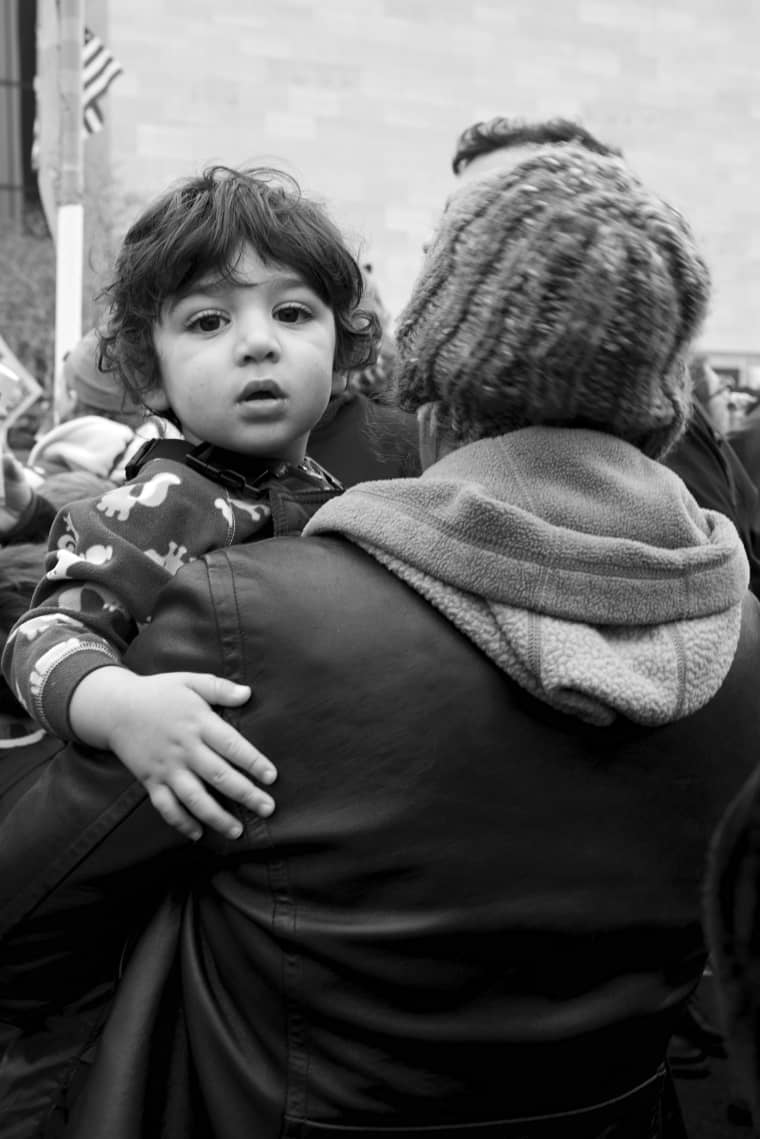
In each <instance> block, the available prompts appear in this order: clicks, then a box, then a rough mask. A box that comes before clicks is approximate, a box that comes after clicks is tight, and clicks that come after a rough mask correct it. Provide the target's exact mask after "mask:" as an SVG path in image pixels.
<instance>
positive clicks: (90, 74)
mask: <svg viewBox="0 0 760 1139" xmlns="http://www.w3.org/2000/svg"><path fill="white" fill-rule="evenodd" d="M122 70H123V68H122V66H121V64H120V63H119V61H118V60H117V59H115V58H114V56H113V55H112V54H111V52H110V51H109V50H108V48H107V47H106V46H105V44H104V43H103V41H102V40H100V39H98V37H97V36H96V35H93V33H92V32H91V31H90V29H89V28H85V29H84V51H83V52H82V117H83V119H84V129H85V133H86V134H95V133H96V132H97V131H100V130H102V129H103V115H102V113H101V110H100V107H99V106H98V99H99V98H100V97H101V96H102V95H105V93H106V91H107V90H108V88H109V87H110V86H111V84H112V83H113V81H114V79H115V78H116V76H117V75H121V73H122Z"/></svg>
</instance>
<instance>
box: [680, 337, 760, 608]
mask: <svg viewBox="0 0 760 1139" xmlns="http://www.w3.org/2000/svg"><path fill="white" fill-rule="evenodd" d="M689 368H690V371H691V376H692V383H693V385H694V402H693V407H692V415H691V420H690V422H689V428H688V430H687V432H686V434H685V435H684V438H683V439H682V440H681V442H680V443H679V444H678V446H677V447H674V449H673V451H672V453H671V454H670V456H669V457H668V458H667V459H666V462H667V463H668V465H669V466H670V468H671V469H672V470H674V471H675V472H676V474H679V475H680V476H681V478H682V479H683V480H684V482H685V483H686V485H687V486H688V488H689V490H690V491H691V493H692V494H693V495H694V497H695V498H696V500H697V502H699V503H700V504H701V505H702V506H709V507H710V509H712V510H720V511H721V513H723V514H725V515H727V517H728V518H730V519H731V520H732V521H733V523H734V525H735V526H736V529H737V530H738V532H739V537H740V538H741V540H742V543H743V545H744V548H745V550H746V552H747V559H748V561H749V567H750V589H751V590H752V592H753V593H754V594H755V595H756V596H760V526H759V525H758V514H759V511H760V492H759V491H758V487H757V486H756V485H755V484H754V482H753V481H752V479H751V477H750V475H749V473H748V470H747V469H746V468H745V465H744V463H743V461H742V459H741V457H740V455H739V453H738V452H737V450H736V448H735V446H734V436H731V437H730V438H729V437H728V435H727V434H726V432H727V430H728V422H729V412H728V405H727V397H728V390H727V388H726V386H725V385H724V384H723V383H722V382H721V380H720V377H719V376H718V375H717V374H716V373H715V372H714V371H713V369H712V368H711V367H710V365H709V363H708V361H707V358H706V356H705V355H704V353H702V352H696V353H695V354H694V357H693V359H692V360H691V361H690V362H689Z"/></svg>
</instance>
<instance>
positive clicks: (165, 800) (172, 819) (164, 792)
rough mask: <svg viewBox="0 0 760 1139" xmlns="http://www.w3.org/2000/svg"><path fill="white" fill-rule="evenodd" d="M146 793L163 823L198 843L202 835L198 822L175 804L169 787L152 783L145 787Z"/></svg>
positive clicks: (175, 801) (174, 797) (174, 798)
mask: <svg viewBox="0 0 760 1139" xmlns="http://www.w3.org/2000/svg"><path fill="white" fill-rule="evenodd" d="M146 791H147V792H148V795H149V796H150V801H151V803H152V804H153V806H154V807H155V809H156V810H157V811H158V813H159V815H160V816H161V818H162V819H163V820H164V822H165V823H167V824H168V825H169V826H170V827H173V828H174V830H177V831H179V832H180V834H183V835H184V836H185V837H186V838H189V839H191V840H192V841H193V842H197V841H198V839H199V838H200V837H201V835H202V834H203V828H202V827H201V825H200V823H199V822H198V820H197V819H194V818H193V816H192V815H190V814H188V812H187V811H186V810H185V809H184V807H182V806H181V805H180V804H179V803H178V802H177V797H176V796H175V794H174V792H173V791H172V790H171V788H170V787H167V786H166V784H165V783H154V784H151V785H149V786H146Z"/></svg>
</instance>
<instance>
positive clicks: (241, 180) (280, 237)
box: [100, 165, 380, 402]
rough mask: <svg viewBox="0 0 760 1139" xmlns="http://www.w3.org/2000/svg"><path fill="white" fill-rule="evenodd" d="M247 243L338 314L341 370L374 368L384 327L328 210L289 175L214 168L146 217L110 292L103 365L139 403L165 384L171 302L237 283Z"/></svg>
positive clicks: (126, 247) (134, 230)
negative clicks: (218, 283)
mask: <svg viewBox="0 0 760 1139" xmlns="http://www.w3.org/2000/svg"><path fill="white" fill-rule="evenodd" d="M244 244H250V245H251V246H252V247H253V248H254V249H255V250H256V253H257V254H258V256H259V257H260V258H261V259H262V261H264V262H266V263H267V264H278V265H287V266H288V267H289V268H291V269H294V270H295V271H296V272H297V273H299V274H300V275H301V276H302V277H303V279H304V281H306V283H307V284H308V285H309V287H310V288H312V289H314V291H315V292H316V294H317V295H318V296H319V297H320V299H321V300H322V301H323V302H324V303H325V304H326V305H328V307H329V308H330V309H331V310H332V313H333V316H334V318H335V363H334V368H335V371H336V372H343V371H346V372H348V371H352V370H354V369H357V368H365V367H367V366H368V365H370V364H372V363H373V362H374V359H375V355H376V350H377V343H378V341H379V338H380V327H379V322H378V320H377V317H376V316H375V315H374V313H372V312H369V311H364V310H363V309H361V308H360V307H359V305H360V303H361V300H362V294H363V278H362V272H361V269H360V267H359V265H358V263H357V262H356V260H355V259H354V257H353V256H352V255H351V253H350V252H349V250H348V249H347V247H346V245H345V242H344V240H343V237H342V235H341V233H340V231H339V230H338V228H337V226H336V225H335V224H334V222H333V221H332V220H331V219H330V218H329V217H328V215H327V213H326V211H325V210H324V208H323V207H322V206H320V205H319V204H318V203H316V202H315V201H312V200H311V199H309V198H307V197H305V196H304V194H302V192H301V189H300V187H299V185H298V183H297V182H296V180H295V179H294V178H292V177H291V176H290V175H288V174H286V173H284V172H283V171H281V170H275V169H272V168H268V167H257V168H250V169H241V170H236V169H232V168H231V167H228V166H218V165H215V166H209V167H207V168H206V169H205V170H204V171H203V172H202V173H201V174H200V175H199V176H197V177H192V178H188V179H185V180H183V181H182V182H180V183H178V184H177V185H176V186H174V187H172V188H170V189H169V190H168V191H167V192H166V193H165V194H163V195H162V196H161V197H159V198H158V199H157V200H156V201H155V202H154V203H153V204H152V205H150V206H148V208H147V209H146V210H145V211H144V212H143V213H142V214H141V216H140V217H139V218H138V219H137V221H136V222H135V223H134V224H133V225H132V227H131V228H130V229H129V231H128V232H127V235H126V237H125V238H124V242H123V244H122V247H121V250H120V252H119V255H118V257H117V259H116V268H115V276H114V279H113V281H112V282H111V284H110V285H108V286H107V288H106V289H105V290H104V292H103V297H104V298H105V300H106V301H107V302H108V305H109V311H108V318H107V322H106V324H105V326H104V328H103V329H102V330H101V335H100V367H101V368H102V369H103V370H104V371H109V372H114V373H115V375H116V376H117V378H118V379H119V380H120V381H121V383H122V384H123V385H124V388H125V389H126V391H127V392H128V393H129V394H130V396H132V397H133V398H134V399H136V400H137V401H138V402H139V401H140V400H141V399H142V397H143V395H144V393H145V392H147V391H150V390H151V389H154V388H157V387H160V385H161V373H160V369H159V363H158V357H157V355H156V350H155V346H154V341H153V331H154V325H155V323H156V321H157V320H158V319H159V318H160V315H161V310H162V307H163V305H164V304H165V303H166V301H167V300H169V299H170V298H172V297H173V296H175V295H176V294H177V293H178V292H179V291H180V290H182V289H185V288H186V287H187V286H188V284H190V283H191V282H192V281H193V279H194V278H196V277H198V276H199V275H200V274H206V273H208V272H209V271H211V272H218V273H219V275H220V278H221V279H229V280H234V279H235V267H236V263H237V260H238V258H239V255H240V251H241V247H242V246H243V245H244Z"/></svg>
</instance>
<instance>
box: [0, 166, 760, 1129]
mask: <svg viewBox="0 0 760 1139" xmlns="http://www.w3.org/2000/svg"><path fill="white" fill-rule="evenodd" d="M708 295H709V282H708V274H707V270H706V267H705V265H704V262H703V260H702V258H701V256H700V254H699V251H698V250H697V248H696V246H695V243H694V240H693V237H692V235H691V232H690V230H689V228H688V226H687V225H686V223H685V222H684V220H683V219H682V218H681V216H680V215H679V214H678V213H677V212H676V211H674V210H672V209H670V208H669V207H668V206H667V205H665V204H664V203H663V202H661V201H660V200H659V199H658V198H657V197H656V196H654V195H653V194H651V193H650V192H649V191H648V190H647V189H646V187H644V186H643V185H642V184H641V183H640V182H639V181H638V179H637V178H636V177H635V176H634V175H633V174H632V172H631V171H630V170H629V169H628V168H627V167H626V165H625V164H624V163H623V162H622V161H620V160H619V159H618V158H615V157H608V156H603V155H597V154H593V153H590V152H589V151H588V150H586V149H584V148H583V147H580V146H577V145H573V144H568V145H564V146H562V145H552V146H549V147H545V148H537V149H536V151H535V152H534V153H532V154H531V155H530V156H528V157H527V158H526V160H525V161H524V162H522V163H521V164H519V165H518V166H517V167H515V169H513V170H512V171H511V172H501V173H500V172H494V173H493V174H492V175H491V176H490V177H488V178H485V179H482V180H480V181H478V182H474V183H473V184H471V185H469V186H463V187H462V188H461V190H460V191H459V192H457V193H456V194H454V195H453V196H452V199H451V201H450V202H449V205H448V207H447V209H446V211H445V212H444V214H443V217H442V219H441V222H440V224H439V227H438V229H437V232H436V234H435V236H434V239H433V242H432V245H431V247H430V250H429V252H428V255H427V257H426V259H425V263H424V265H423V268H422V271H421V274H420V277H419V279H418V281H417V283H416V285H415V287H414V289H413V292H412V296H411V299H410V301H409V303H408V305H407V307H406V309H405V310H404V312H403V314H402V316H401V319H400V323H399V333H398V338H397V344H398V352H399V368H398V374H397V385H398V394H399V399H400V402H401V403H402V404H403V406H405V407H406V408H407V409H408V410H409V411H414V412H415V413H416V415H417V417H418V420H419V424H420V430H421V435H422V442H423V451H422V454H423V461H424V463H425V466H426V469H425V471H424V473H423V475H422V476H421V477H420V478H417V479H395V480H388V481H377V482H369V483H364V484H361V485H360V486H357V487H353V488H350V489H348V490H347V491H346V492H345V493H344V494H343V495H342V496H339V497H336V498H335V499H334V500H331V501H330V502H329V503H327V504H325V505H324V506H323V507H322V508H321V510H320V511H318V512H317V513H316V515H315V516H314V517H313V518H312V519H311V521H310V522H309V524H308V525H307V527H306V530H305V536H303V537H298V538H289V537H283V538H279V539H277V540H276V541H270V542H260V543H255V544H253V545H247V546H240V545H239V546H236V547H234V548H231V549H225V550H217V551H215V552H213V553H210V554H208V555H206V556H205V557H203V558H200V559H198V560H196V561H195V562H193V563H192V564H191V565H188V566H185V567H184V568H183V569H182V570H181V571H180V572H179V573H178V574H177V575H176V576H175V577H174V578H173V579H172V581H171V582H169V583H168V584H167V586H166V588H165V589H164V590H163V591H162V593H161V597H160V599H159V603H158V605H157V607H156V610H155V612H154V614H153V619H152V621H151V622H150V624H149V625H147V626H146V627H145V628H144V629H143V630H142V631H141V633H140V636H139V637H138V638H137V639H136V640H135V641H134V642H133V643H132V645H131V646H130V649H129V652H128V654H127V657H126V663H127V664H128V665H129V666H130V667H131V668H134V669H136V670H137V671H139V672H145V673H146V674H149V673H151V672H154V671H164V670H166V669H170V670H171V669H176V668H180V669H185V668H189V669H192V670H211V671H212V672H213V673H217V674H218V673H221V672H224V674H225V675H227V676H228V677H230V678H234V679H235V680H237V681H238V682H240V683H243V684H251V685H252V687H253V688H254V693H255V695H254V698H253V699H252V700H250V701H249V702H247V703H245V704H242V705H240V706H238V707H236V708H234V709H229V710H228V711H227V712H226V713H225V715H226V716H227V717H229V719H230V722H231V723H232V724H233V725H234V726H236V727H237V728H238V729H239V730H241V731H242V733H243V734H244V736H245V737H246V738H247V739H248V740H249V741H255V744H256V746H257V747H260V748H261V749H263V751H264V752H265V753H266V754H267V755H269V756H271V758H272V759H273V760H274V762H275V763H276V764H277V766H278V769H279V772H280V775H279V784H278V809H277V811H276V812H275V813H274V814H273V815H271V816H269V817H267V818H261V817H259V816H256V815H254V814H252V813H250V812H248V811H247V810H246V809H245V808H243V807H236V808H235V809H236V810H237V812H238V814H239V817H240V818H241V821H242V822H243V824H244V834H243V836H242V837H241V839H239V840H238V841H237V842H234V843H230V842H228V841H227V840H226V839H224V838H222V837H221V836H218V835H209V836H207V837H204V839H203V840H202V841H201V842H200V843H198V844H194V845H192V846H191V845H190V844H188V842H187V840H186V839H184V838H183V836H181V835H179V834H177V833H176V832H175V831H173V830H171V829H170V828H167V827H165V826H163V825H162V824H161V820H160V819H159V817H158V816H157V815H155V813H153V812H151V811H150V809H149V808H147V809H146V800H145V794H144V790H143V788H141V787H140V786H139V784H138V785H135V784H133V783H130V782H129V781H128V780H127V779H126V772H124V771H123V769H122V767H121V765H120V764H119V763H118V762H117V761H115V760H113V759H112V757H109V756H108V755H103V754H96V755H93V754H92V753H91V752H89V751H87V750H81V749H79V750H78V749H76V748H73V747H71V748H69V749H67V750H66V751H65V752H63V753H61V754H60V755H58V756H56V758H55V760H54V761H53V762H52V763H50V764H47V765H45V767H44V769H43V770H42V771H41V772H39V773H38V775H37V776H36V777H35V778H33V779H31V780H30V781H29V782H28V784H27V785H26V786H25V788H24V790H23V793H20V794H19V795H18V796H17V798H16V800H15V802H14V803H13V805H12V806H10V807H9V808H6V809H5V811H4V813H3V816H2V817H3V822H2V826H1V827H0V1020H4V1021H5V1022H6V1023H8V1024H9V1025H11V1026H12V1028H13V1029H14V1031H15V1032H16V1034H17V1036H16V1038H15V1040H14V1041H13V1042H11V1043H10V1044H9V1046H8V1047H7V1049H6V1055H5V1063H4V1065H3V1066H2V1067H0V1093H2V1094H0V1124H3V1123H5V1120H4V1119H3V1115H2V1112H3V1110H5V1114H6V1117H12V1114H13V1111H14V1104H15V1110H16V1112H18V1111H19V1110H20V1107H19V1104H21V1105H22V1106H23V1099H24V1097H23V1095H22V1094H21V1092H19V1090H18V1089H24V1091H25V1092H26V1093H28V1094H30V1089H31V1091H32V1092H34V1091H35V1090H36V1093H37V1095H38V1096H41V1097H42V1099H43V1100H44V1099H45V1097H47V1103H46V1106H47V1110H48V1111H50V1110H53V1111H54V1113H55V1111H57V1112H59V1113H62V1112H68V1120H69V1122H68V1130H67V1131H66V1135H67V1139H85V1137H86V1139H91V1137H92V1136H95V1135H108V1136H120V1135H135V1134H137V1135H140V1134H141V1135H146V1136H148V1135H159V1134H160V1135H162V1136H164V1139H179V1137H181V1139H200V1137H201V1136H203V1137H206V1136H208V1135H214V1136H215V1139H249V1137H250V1136H251V1135H256V1136H257V1137H258V1139H277V1137H279V1136H282V1135H287V1136H297V1135H301V1136H308V1135H312V1134H319V1135H321V1136H324V1137H325V1139H340V1137H343V1139H345V1137H346V1136H348V1135H350V1136H360V1135H368V1134H371V1135H378V1134H380V1133H382V1134H383V1135H386V1136H394V1135H395V1136H400V1135H404V1136H408V1135H410V1134H417V1133H418V1132H420V1131H425V1133H426V1134H427V1133H428V1132H431V1131H432V1130H435V1131H436V1134H437V1135H439V1136H441V1137H443V1139H454V1137H455V1136H456V1137H458V1139H474V1137H476V1136H481V1137H482V1136H488V1135H493V1136H509V1135H512V1134H514V1135H520V1136H521V1137H522V1136H526V1137H528V1139H539V1137H540V1139H547V1137H548V1139H554V1137H559V1139H569V1137H573V1139H574V1137H576V1136H583V1139H602V1136H604V1137H605V1139H624V1137H625V1139H630V1137H635V1139H654V1137H659V1136H661V1135H662V1134H663V1133H664V1122H663V1117H664V1116H665V1114H666V1108H665V1106H664V1095H665V1089H666V1088H667V1082H666V1076H665V1073H664V1071H663V1061H664V1057H665V1051H666V1046H667V1042H668V1040H669V1037H670V1035H671V1033H672V1031H673V1029H674V1027H675V1025H676V1024H677V1023H678V1021H679V1018H680V1017H681V1015H682V1013H683V1010H684V1008H685V1007H686V1003H687V1001H688V999H689V995H690V994H691V993H692V991H693V990H694V988H695V987H696V985H697V984H698V982H699V979H700V976H701V973H702V968H703V964H704V959H705V953H704V943H703V936H702V930H701V926H700V896H701V895H700V890H701V880H702V871H703V864H704V853H705V849H706V844H707V836H708V834H709V833H710V832H711V830H712V828H713V827H714V825H715V823H716V822H717V819H718V818H719V817H720V814H721V812H722V811H723V810H724V809H725V806H726V805H727V804H728V802H729V801H730V799H731V797H732V796H733V794H734V793H735V791H736V789H737V788H738V787H739V786H740V785H741V783H742V782H743V780H744V779H745V778H746V777H747V775H748V774H749V772H750V771H751V770H752V769H753V768H754V766H755V764H756V761H757V760H756V757H757V754H758V746H759V745H760V707H759V706H758V702H757V700H756V699H755V695H756V687H757V674H758V668H759V667H760V647H758V646H759V645H760V610H759V607H758V602H757V601H756V599H755V598H754V597H753V596H752V595H751V594H749V593H748V592H747V577H748V570H747V561H746V556H745V554H744V551H743V548H742V545H741V542H740V541H739V538H738V536H737V533H736V529H735V527H734V526H733V525H732V524H731V523H730V521H728V520H727V519H726V518H725V517H724V516H723V515H721V514H719V513H716V512H710V511H704V510H702V509H701V508H700V507H699V506H698V505H697V503H696V502H695V501H694V499H693V498H692V496H691V495H690V494H689V493H688V491H687V489H686V488H685V486H684V484H683V482H682V481H681V480H680V479H679V478H678V477H677V476H676V475H674V474H673V472H671V471H669V470H668V469H667V468H666V467H665V466H664V465H663V464H662V463H661V462H659V461H658V460H659V458H660V457H661V456H662V455H663V454H665V453H666V452H667V450H668V448H669V447H671V446H672V445H674V444H675V442H676V441H677V439H678V437H679V434H680V433H681V432H682V431H683V429H684V427H685V424H686V421H687V418H688V412H689V400H690V385H689V377H688V371H687V368H686V359H687V357H688V354H689V353H690V351H691V350H692V345H693V341H694V338H695V337H696V335H697V334H698V331H699V328H700V324H701V321H702V319H703V316H704V312H705V309H706V305H707V301H708ZM726 724H730V725H731V730H730V731H729V732H727V731H726ZM94 821H96V822H97V824H98V825H93V823H94ZM18 866H23V867H24V869H25V873H24V876H23V881H21V882H19V881H14V880H13V878H14V875H13V873H12V872H11V868H13V867H18ZM148 901H152V902H154V903H157V904H158V909H157V910H156V911H155V912H154V913H153V915H152V917H151V918H150V920H149V921H148V924H147V926H146V927H145V929H144V932H143V933H142V935H141V936H136V935H135V926H136V925H138V924H139V921H140V920H141V919H142V918H143V917H144V915H145V906H146V903H147V902H148ZM130 935H131V940H130V941H129V949H128V951H127V952H126V954H125V953H124V940H125V938H126V937H129V936H130ZM41 938H44V940H43V942H42V946H43V948H42V949H41V948H40V946H41ZM117 962H119V963H120V968H119V974H120V977H121V980H120V982H119V986H118V989H117V991H116V996H115V1003H114V1004H113V1006H112V1008H111V1010H110V1013H109V1016H108V1020H107V1023H106V1025H105V1028H104V1031H103V1033H102V1035H101V1037H100V1041H99V1044H98V1047H97V1051H96V1053H95V1056H94V1058H93V1057H92V1056H89V1057H88V1056H86V1055H85V1056H84V1057H83V1056H82V1050H81V1049H80V1051H79V1052H78V1053H76V1052H75V1058H74V1060H73V1062H71V1050H69V1051H68V1056H67V1058H68V1060H69V1061H70V1062H68V1063H66V1064H64V1063H63V1062H62V1061H60V1060H59V1061H58V1063H57V1066H56V1059H55V1057H56V1056H58V1057H60V1055H61V1053H62V1052H66V1049H65V1048H64V1047H63V1044H62V1036H64V1034H66V1033H68V1034H69V1035H73V1036H77V1037H78V1039H80V1040H81V1038H82V1035H84V1034H85V1033H88V1035H87V1036H86V1039H87V1041H88V1042H89V1041H92V1039H93V1035H92V1019H93V1017H94V1016H96V1013H95V1012H93V1006H95V1007H96V1008H97V1004H98V993H99V992H100V989H99V986H102V987H103V988H105V989H106V990H107V991H108V992H110V990H111V989H112V988H113V985H114V965H115V963H117ZM109 986H110V987H109ZM51 1057H52V1058H51ZM88 1059H93V1064H92V1067H91V1068H90V1070H89V1074H87V1073H86V1066H87V1065H86V1063H85V1062H84V1061H86V1060H88ZM43 1075H44V1079H43ZM14 1092H16V1093H17V1094H16V1098H15V1101H14V1096H13V1093H14ZM51 1101H52V1102H53V1103H54V1104H55V1108H54V1109H51V1106H50V1105H51ZM38 1107H39V1105H38ZM39 1110H42V1108H41V1107H40V1108H39ZM39 1110H38V1112H37V1114H36V1118H37V1119H38V1118H39ZM34 1121H35V1116H32V1117H31V1123H32V1124H33V1123H34ZM24 1122H25V1126H26V1127H27V1129H29V1128H30V1113H29V1112H27V1113H26V1116H25V1120H24ZM0 1129H1V1128H0ZM670 1134H673V1132H672V1131H671V1133H670Z"/></svg>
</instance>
